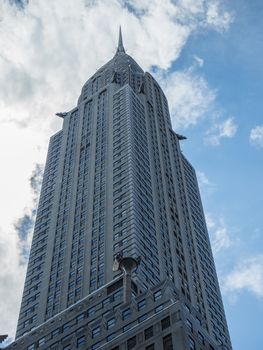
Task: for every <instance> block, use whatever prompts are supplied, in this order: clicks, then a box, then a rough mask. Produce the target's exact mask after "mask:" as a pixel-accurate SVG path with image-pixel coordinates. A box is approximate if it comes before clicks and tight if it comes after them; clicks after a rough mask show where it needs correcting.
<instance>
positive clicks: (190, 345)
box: [189, 337, 195, 350]
mask: <svg viewBox="0 0 263 350" xmlns="http://www.w3.org/2000/svg"><path fill="white" fill-rule="evenodd" d="M189 347H190V350H195V342H194V339H192V338H191V337H189Z"/></svg>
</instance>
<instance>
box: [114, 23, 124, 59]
mask: <svg viewBox="0 0 263 350" xmlns="http://www.w3.org/2000/svg"><path fill="white" fill-rule="evenodd" d="M118 53H125V50H124V47H123V42H122V33H121V26H120V29H119V42H118V48H117V52H116V54H118Z"/></svg>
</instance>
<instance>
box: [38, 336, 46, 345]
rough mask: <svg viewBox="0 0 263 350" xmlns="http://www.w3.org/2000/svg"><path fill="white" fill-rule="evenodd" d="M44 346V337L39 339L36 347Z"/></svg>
mask: <svg viewBox="0 0 263 350" xmlns="http://www.w3.org/2000/svg"><path fill="white" fill-rule="evenodd" d="M44 344H45V337H44V338H41V339H39V341H38V346H41V345H44Z"/></svg>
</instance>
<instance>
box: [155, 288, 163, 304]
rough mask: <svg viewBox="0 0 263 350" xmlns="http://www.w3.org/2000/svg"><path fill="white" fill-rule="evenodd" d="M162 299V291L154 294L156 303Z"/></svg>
mask: <svg viewBox="0 0 263 350" xmlns="http://www.w3.org/2000/svg"><path fill="white" fill-rule="evenodd" d="M161 297H162V291H161V290H158V291H157V292H155V293H154V294H153V298H154V301H156V300H158V299H160V298H161Z"/></svg>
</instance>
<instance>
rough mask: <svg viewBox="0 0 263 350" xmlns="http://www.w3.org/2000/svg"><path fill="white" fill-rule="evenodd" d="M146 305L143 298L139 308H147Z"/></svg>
mask: <svg viewBox="0 0 263 350" xmlns="http://www.w3.org/2000/svg"><path fill="white" fill-rule="evenodd" d="M145 306H146V300H145V299H143V300H141V301H140V302H139V303H138V310H141V309H143V308H145Z"/></svg>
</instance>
